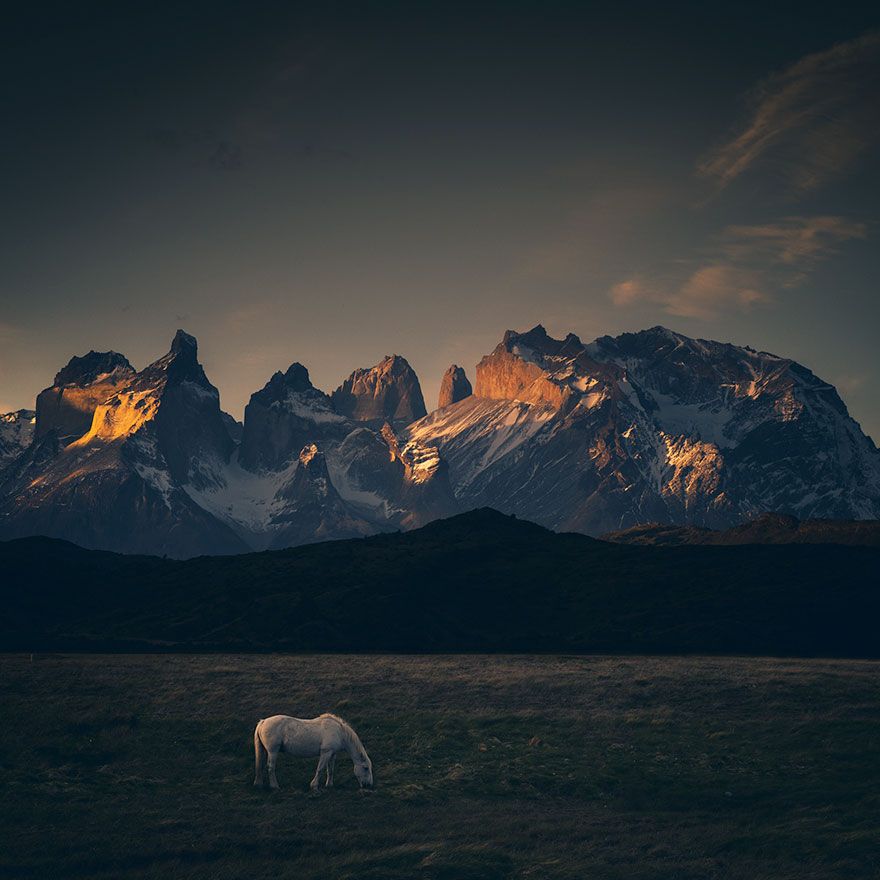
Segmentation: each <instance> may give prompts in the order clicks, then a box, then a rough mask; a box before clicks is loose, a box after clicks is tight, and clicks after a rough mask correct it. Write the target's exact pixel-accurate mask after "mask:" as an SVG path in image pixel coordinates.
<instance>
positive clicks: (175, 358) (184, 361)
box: [138, 330, 219, 396]
mask: <svg viewBox="0 0 880 880" xmlns="http://www.w3.org/2000/svg"><path fill="white" fill-rule="evenodd" d="M138 375H139V376H140V377H141V380H142V381H141V382H140V386H141V387H146V385H147V384H149V383H154V384H157V385H158V384H161V385H164V384H165V383H167V382H171V383H172V384H176V383H179V382H194V383H195V384H197V385H201V386H203V387H205V388H206V389H209V390H212V391H213V392H214V393H215V394H216V393H217V389H216V388H214V386H213V385H212V384H211V383H210V382H209V381H208V377H207V376H206V375H205V371H204V369H203V368H202V365H201V364H200V363H199V344H198V342H197V341H196V338H195V336H191V335H190V334H189V333H187V332H186V331H185V330H178V331H177V333H175V335H174V339H172V340H171V348H170V349H169V350H168V354H166V355H163V356H162V357H160V358H159V360H157V361H155V362H154V363H152V364H150V366H148V367H147V368H146V369H144V370H142V371H141V372H140V373H139V374H138ZM218 396H219V395H218Z"/></svg>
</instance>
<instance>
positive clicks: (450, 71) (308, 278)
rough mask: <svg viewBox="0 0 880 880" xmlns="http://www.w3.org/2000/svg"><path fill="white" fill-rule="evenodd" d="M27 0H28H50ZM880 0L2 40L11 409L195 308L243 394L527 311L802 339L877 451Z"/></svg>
mask: <svg viewBox="0 0 880 880" xmlns="http://www.w3.org/2000/svg"><path fill="white" fill-rule="evenodd" d="M30 6H34V5H33V4H31V5H30ZM866 6H867V5H866V4H859V5H855V4H853V5H851V6H848V5H847V4H841V3H837V4H833V5H831V4H828V5H827V7H826V9H825V10H824V11H823V12H822V13H817V12H815V11H811V12H810V13H807V12H806V11H805V7H804V6H803V5H802V4H797V5H796V4H791V5H787V6H783V5H781V4H767V3H762V4H755V5H753V6H750V5H748V4H728V5H727V6H726V7H725V8H726V9H727V11H726V12H723V13H722V12H719V11H718V9H719V8H720V6H719V4H705V3H701V4H695V5H682V4H678V5H672V6H670V5H664V4H657V3H651V4H646V5H644V6H642V5H638V4H621V3H615V4H610V3H609V4H602V5H601V6H591V5H589V4H585V3H578V4H575V3H570V4H561V3H560V4H554V3H549V2H542V3H531V4H528V3H512V2H508V3H503V4H497V5H494V4H485V3H469V4H454V3H445V4H427V3H413V2H409V3H405V4H391V3H357V4H332V3H315V4H307V5H300V6H298V5H296V4H295V3H279V4H260V3H224V2H222V0H214V2H211V3H187V2H175V3H173V4H165V3H162V2H155V3H151V4H132V3H118V2H114V3H111V4H106V5H104V4H90V3H82V4H71V3H68V4H65V5H63V6H59V7H58V8H57V9H53V8H52V7H51V6H50V5H41V6H39V8H36V9H35V8H24V5H23V6H22V8H21V9H20V10H19V11H18V13H16V14H13V15H12V16H9V17H7V19H6V20H5V21H4V26H3V28H2V29H0V41H2V53H0V59H2V60H0V65H2V67H3V70H2V79H0V94H2V108H3V121H4V126H3V138H2V143H0V150H2V166H0V167H2V169H3V170H2V181H3V187H2V202H0V211H2V230H3V235H2V238H0V247H2V259H0V412H2V411H6V410H9V409H14V408H18V407H24V406H31V405H32V404H33V398H34V396H35V394H36V393H37V392H38V391H39V390H40V389H41V388H43V387H45V386H46V385H48V384H49V383H50V381H51V379H52V376H53V375H54V373H55V372H56V370H57V369H59V368H60V367H61V366H62V365H63V364H64V363H66V361H67V360H68V359H69V358H70V356H71V355H73V354H82V353H84V352H85V351H88V350H89V349H91V348H95V349H99V350H102V349H111V348H112V349H115V350H117V351H122V352H123V353H125V354H126V355H127V356H128V357H129V359H130V360H131V361H132V362H133V363H134V364H135V365H136V366H138V367H140V366H143V365H145V364H146V363H148V362H149V361H151V360H153V359H154V358H156V357H158V356H159V355H161V354H162V353H164V351H166V350H167V347H168V344H169V342H170V340H171V337H172V336H173V334H174V331H175V330H176V329H177V328H178V327H183V328H185V329H187V330H188V331H189V332H191V333H193V334H194V335H196V336H197V337H198V339H199V341H200V351H201V357H202V361H203V363H204V364H205V367H206V370H207V372H208V375H209V377H210V378H211V380H212V381H213V382H214V384H216V385H217V386H218V387H219V388H220V392H221V399H222V403H223V405H224V407H225V408H226V409H228V410H229V411H231V412H232V413H233V414H235V415H236V416H238V417H240V416H241V411H242V408H243V406H244V404H245V403H246V401H247V398H248V396H249V394H250V393H251V392H252V391H254V390H256V389H257V388H259V387H261V386H262V385H263V384H264V382H265V381H266V380H267V378H268V377H269V376H270V375H271V373H272V372H274V371H275V370H278V369H285V368H286V367H287V366H288V365H289V364H290V363H291V362H292V361H294V360H298V361H301V362H302V363H304V364H305V365H306V366H307V367H308V368H309V369H310V371H311V374H312V379H313V381H314V382H315V384H316V385H318V386H319V387H322V388H324V389H325V390H332V388H333V387H335V386H336V385H337V384H338V383H339V382H340V381H341V380H342V379H343V378H344V377H345V376H346V375H347V374H348V373H349V372H350V371H351V370H352V369H353V368H355V367H358V366H367V365H371V364H373V363H375V362H376V361H377V360H379V358H381V357H382V356H383V355H384V354H386V353H392V352H397V353H399V354H403V355H405V356H406V357H407V358H408V359H409V360H410V362H411V363H412V364H413V366H414V367H415V368H416V370H417V372H418V373H419V375H420V377H421V379H422V384H423V387H424V390H425V395H426V398H427V399H428V402H429V404H431V405H432V404H433V403H434V401H435V399H436V393H437V387H438V384H439V379H440V375H441V373H442V371H443V370H444V369H445V368H446V367H447V366H448V365H449V364H450V363H452V362H457V363H459V364H462V365H463V366H465V368H466V369H467V371H468V373H469V375H470V377H471V378H472V379H473V365H474V364H475V363H476V361H477V360H478V359H479V357H480V356H481V355H482V354H484V353H486V352H488V351H490V350H491V349H492V347H493V346H494V345H495V344H496V342H497V341H498V340H499V339H500V337H501V335H502V333H503V331H504V330H505V329H507V328H508V327H510V328H514V329H527V328H528V327H530V326H532V325H534V324H536V323H538V322H541V323H543V324H544V325H545V326H546V327H547V328H548V330H549V331H550V332H552V333H554V334H564V333H566V332H568V331H573V332H576V333H578V334H579V335H580V336H581V337H582V338H584V339H591V338H593V337H595V336H598V335H602V334H604V333H619V332H621V331H623V330H635V329H640V328H643V327H648V326H652V325H654V324H664V325H666V326H669V327H672V328H673V329H676V330H679V331H681V332H683V333H686V334H688V335H695V336H703V337H707V338H712V339H721V340H725V341H727V340H729V341H733V342H736V343H739V344H749V345H752V346H754V347H755V348H759V349H766V350H769V351H774V352H776V353H777V354H782V355H786V356H790V357H793V358H796V359H797V360H799V361H801V362H802V363H804V364H806V365H807V366H808V367H810V368H811V369H813V370H814V372H816V373H817V374H818V375H820V376H822V377H823V378H825V379H827V380H828V381H831V382H833V383H835V384H836V385H837V386H838V388H839V389H840V391H841V393H842V395H843V397H844V399H845V400H846V401H847V403H848V405H849V407H850V410H851V412H852V414H853V415H854V416H855V418H856V419H858V420H859V421H860V422H861V423H862V425H863V427H864V428H865V430H867V431H868V432H869V433H871V434H872V436H874V438H875V439H880V403H878V395H877V394H876V390H875V389H876V388H877V387H878V386H880V357H878V353H877V342H878V328H880V305H878V300H877V292H878V291H877V287H878V285H877V281H878V277H880V248H878V235H880V229H878V219H880V216H878V215H880V211H878V195H880V186H878V181H880V160H878V145H880V130H878V113H877V106H878V97H880V13H877V12H875V13H874V14H873V15H871V14H870V12H869V11H868V10H867V8H866Z"/></svg>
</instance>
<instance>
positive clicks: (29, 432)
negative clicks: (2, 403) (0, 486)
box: [0, 409, 37, 474]
mask: <svg viewBox="0 0 880 880" xmlns="http://www.w3.org/2000/svg"><path fill="white" fill-rule="evenodd" d="M36 421H37V418H36V413H35V412H34V411H33V410H32V409H19V410H16V411H15V412H10V413H0V474H2V472H3V470H4V468H5V467H6V466H7V465H8V464H9V463H10V462H11V461H12V460H13V459H15V458H17V457H18V456H19V455H21V454H22V452H24V450H25V449H27V448H28V446H30V445H31V441H32V440H33V439H34V426H35V424H36Z"/></svg>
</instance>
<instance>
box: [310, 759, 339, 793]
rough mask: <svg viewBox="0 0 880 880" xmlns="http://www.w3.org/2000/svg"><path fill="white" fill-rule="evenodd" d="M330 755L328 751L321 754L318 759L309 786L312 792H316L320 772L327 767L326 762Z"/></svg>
mask: <svg viewBox="0 0 880 880" xmlns="http://www.w3.org/2000/svg"><path fill="white" fill-rule="evenodd" d="M332 755H333V752H331V751H329V750H328V751H326V752H321V757H320V758H318V766H317V767H316V768H315V775H314V777H313V778H312V781H311V783H310V785H309V788H311V790H312V791H317V790H318V782H319V780H320V778H321V771H322V770H323V769H324V768H325V767H326V766H327V762H328V761H329V760H330V758H331V756H332Z"/></svg>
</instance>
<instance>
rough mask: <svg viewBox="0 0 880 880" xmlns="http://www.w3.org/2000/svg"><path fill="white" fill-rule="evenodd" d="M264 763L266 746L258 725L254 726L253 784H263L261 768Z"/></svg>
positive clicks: (263, 766)
mask: <svg viewBox="0 0 880 880" xmlns="http://www.w3.org/2000/svg"><path fill="white" fill-rule="evenodd" d="M265 764H266V747H265V746H264V745H263V742H262V740H261V739H260V725H259V724H258V725H257V726H256V727H255V728H254V785H256V786H257V787H259V788H261V787H262V785H263V770H264V769H265Z"/></svg>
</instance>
